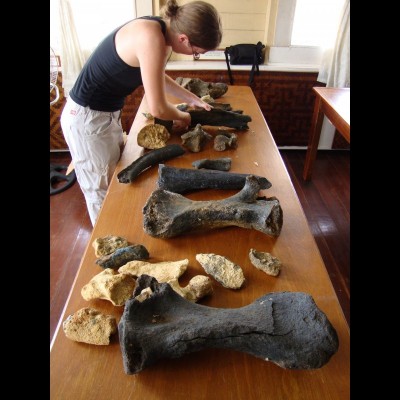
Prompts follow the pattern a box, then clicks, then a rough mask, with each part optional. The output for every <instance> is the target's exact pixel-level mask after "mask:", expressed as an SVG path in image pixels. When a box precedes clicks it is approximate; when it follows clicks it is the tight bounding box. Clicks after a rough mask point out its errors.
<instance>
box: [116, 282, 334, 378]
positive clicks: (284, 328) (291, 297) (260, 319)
mask: <svg viewBox="0 0 400 400" xmlns="http://www.w3.org/2000/svg"><path fill="white" fill-rule="evenodd" d="M142 290H145V291H148V292H149V293H148V296H147V298H145V299H144V300H143V299H140V300H139V298H138V299H136V298H135V297H136V296H137V295H139V294H140V293H141V292H142ZM118 332H119V342H120V346H121V352H122V359H123V366H124V370H125V373H127V374H136V373H138V372H140V371H142V370H144V369H145V368H147V367H149V366H151V365H152V364H155V363H156V362H157V361H158V360H160V359H162V358H178V357H182V356H183V355H184V354H187V353H192V352H196V351H200V350H203V349H206V348H224V349H231V350H235V351H240V352H244V353H248V354H250V355H253V356H255V357H258V358H262V359H264V360H265V361H270V362H272V363H274V364H277V365H278V366H280V367H282V368H286V369H300V370H302V369H305V370H308V369H316V368H321V367H322V366H324V365H325V364H326V363H327V362H328V361H329V360H330V358H331V357H332V356H333V355H334V354H335V353H336V352H337V350H338V347H339V340H338V336H337V333H336V330H335V328H334V327H333V326H332V324H331V323H330V321H329V320H328V318H327V317H326V315H325V314H324V313H323V312H322V311H321V310H320V309H319V308H318V307H317V305H316V304H315V302H314V299H313V298H312V297H311V296H310V295H309V294H307V293H303V292H275V293H274V292H273V293H268V294H265V295H264V296H262V297H260V298H258V299H257V300H255V301H254V302H253V303H251V304H249V305H247V306H244V307H240V308H232V309H229V308H214V307H207V306H203V305H200V304H196V303H193V302H190V301H188V300H185V299H184V298H183V297H182V296H180V295H179V294H177V293H176V292H175V291H174V290H173V289H172V288H171V286H170V285H169V284H167V283H158V282H157V280H156V279H155V278H153V277H151V276H148V275H141V276H140V277H139V278H138V279H137V281H136V286H135V289H134V292H133V297H132V298H131V299H129V300H128V301H127V302H126V304H125V309H124V312H123V315H122V318H121V320H120V322H119V325H118Z"/></svg>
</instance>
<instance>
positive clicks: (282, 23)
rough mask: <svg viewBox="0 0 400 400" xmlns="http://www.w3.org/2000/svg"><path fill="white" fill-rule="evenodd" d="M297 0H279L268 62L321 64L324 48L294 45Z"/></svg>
mask: <svg viewBox="0 0 400 400" xmlns="http://www.w3.org/2000/svg"><path fill="white" fill-rule="evenodd" d="M295 10H296V0H278V1H277V5H276V14H275V15H276V17H275V33H274V38H273V45H272V46H270V49H269V58H268V64H296V65H297V64H308V65H316V66H319V65H321V62H322V55H323V49H322V47H319V46H292V45H291V37H292V30H293V22H294V14H295Z"/></svg>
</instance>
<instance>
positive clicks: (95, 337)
mask: <svg viewBox="0 0 400 400" xmlns="http://www.w3.org/2000/svg"><path fill="white" fill-rule="evenodd" d="M63 330H64V333H65V336H66V337H67V338H68V339H71V340H74V341H76V342H83V343H89V344H97V345H107V344H110V336H111V335H112V334H114V333H116V332H117V321H116V319H115V318H114V317H113V316H112V315H105V314H102V313H101V312H100V311H97V310H95V309H94V308H81V309H80V310H78V311H77V312H76V313H74V314H71V315H69V316H68V317H67V319H66V320H65V321H64V322H63Z"/></svg>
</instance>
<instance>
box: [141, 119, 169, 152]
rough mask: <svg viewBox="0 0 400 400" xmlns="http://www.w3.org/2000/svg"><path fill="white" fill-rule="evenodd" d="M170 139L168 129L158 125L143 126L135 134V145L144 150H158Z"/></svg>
mask: <svg viewBox="0 0 400 400" xmlns="http://www.w3.org/2000/svg"><path fill="white" fill-rule="evenodd" d="M170 137H171V135H170V133H169V132H168V129H167V128H166V127H165V126H163V125H160V124H154V125H145V126H144V127H143V128H142V129H141V130H140V131H139V132H138V134H137V144H138V145H139V146H142V147H144V148H145V149H160V148H161V147H165V146H166V145H167V141H168V139H169V138H170Z"/></svg>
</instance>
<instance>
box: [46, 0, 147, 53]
mask: <svg viewBox="0 0 400 400" xmlns="http://www.w3.org/2000/svg"><path fill="white" fill-rule="evenodd" d="M60 1H66V2H68V3H69V5H70V8H71V10H72V14H73V18H74V24H75V28H76V32H77V35H78V38H79V42H80V46H81V47H82V50H83V52H84V53H85V54H86V55H88V54H90V53H91V52H92V51H93V50H94V48H95V47H96V46H97V45H98V44H99V42H100V41H101V40H102V39H103V38H104V37H105V36H107V34H109V33H110V32H111V31H112V30H113V29H115V28H116V27H118V26H119V25H122V24H123V23H125V22H127V21H129V20H130V19H132V18H135V17H136V16H141V15H149V14H152V4H151V2H149V1H148V0H50V45H51V46H52V47H53V49H54V50H55V52H56V53H57V54H59V53H60V50H61V40H60V27H59V17H58V12H59V11H58V5H59V3H60Z"/></svg>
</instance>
